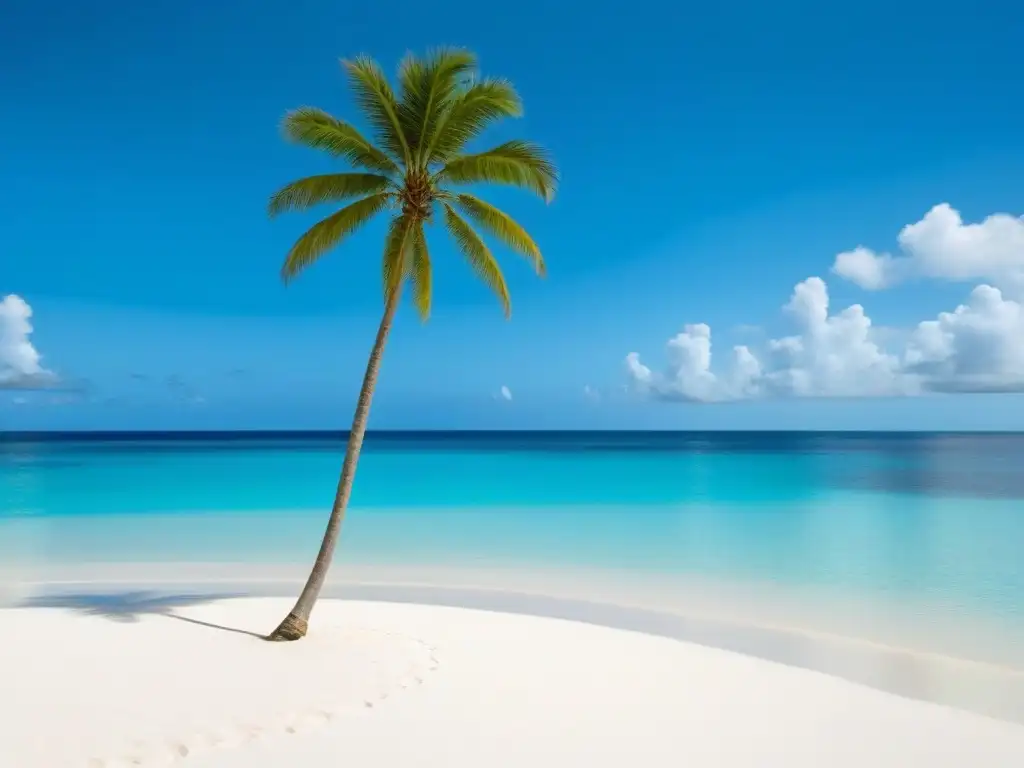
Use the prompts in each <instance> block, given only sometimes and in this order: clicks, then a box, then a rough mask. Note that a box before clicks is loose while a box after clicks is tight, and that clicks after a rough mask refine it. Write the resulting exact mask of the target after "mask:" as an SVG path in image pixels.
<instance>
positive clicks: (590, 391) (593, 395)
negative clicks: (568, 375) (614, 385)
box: [583, 384, 601, 403]
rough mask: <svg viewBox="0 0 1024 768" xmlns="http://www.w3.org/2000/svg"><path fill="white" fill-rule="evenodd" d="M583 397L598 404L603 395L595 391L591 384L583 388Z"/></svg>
mask: <svg viewBox="0 0 1024 768" xmlns="http://www.w3.org/2000/svg"><path fill="white" fill-rule="evenodd" d="M583 397H584V398H586V399H587V400H589V401H590V402H592V403H596V402H597V401H598V400H600V399H601V393H600V392H598V391H597V390H596V389H594V388H593V387H592V386H590V385H589V384H585V385H584V386H583Z"/></svg>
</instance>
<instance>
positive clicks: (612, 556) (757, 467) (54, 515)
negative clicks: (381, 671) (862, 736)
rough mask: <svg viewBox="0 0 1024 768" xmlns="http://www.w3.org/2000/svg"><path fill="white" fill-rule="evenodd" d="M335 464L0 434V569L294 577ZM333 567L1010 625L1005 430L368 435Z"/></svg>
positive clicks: (1019, 511) (254, 437) (1013, 492)
mask: <svg viewBox="0 0 1024 768" xmlns="http://www.w3.org/2000/svg"><path fill="white" fill-rule="evenodd" d="M343 451H344V435H338V434H314V433H298V434H286V433H272V434H261V433H224V434H211V433H207V434H188V433H175V434H142V433H136V434H110V433H107V434H82V433H78V434H61V435H57V434H48V435H29V434H14V433H5V434H3V433H0V562H3V561H6V562H7V563H14V562H19V561H21V560H25V561H26V562H27V561H31V562H37V563H38V562H46V563H50V564H52V563H78V564H89V563H117V562H132V563H140V562H148V563H159V562H202V563H245V564H248V565H250V566H252V565H259V564H268V565H269V564H281V563H308V562H309V561H310V560H311V558H312V557H313V555H314V553H315V551H316V547H317V545H318V543H319V538H320V535H321V532H322V529H323V524H324V522H325V520H326V516H327V511H328V510H329V507H330V502H331V499H332V497H333V493H334V488H335V483H336V482H337V475H338V470H339V468H340V464H341V458H342V453H343ZM340 558H341V560H342V562H347V563H364V564H374V565H389V564H391V565H394V564H401V565H403V566H409V565H415V564H428V565H442V566H445V567H451V568H458V567H472V568H486V567H490V566H494V565H501V566H502V567H508V568H520V569H537V570H540V569H545V568H563V569H564V568H577V569H581V570H587V571H599V570H603V571H608V572H620V573H621V572H630V573H633V574H642V575H645V576H647V577H649V578H651V579H654V580H657V579H664V580H671V579H673V578H689V577H699V578H710V579H716V580H722V581H730V580H734V581H737V582H741V581H742V582H747V583H750V582H756V583H763V584H772V585H776V586H783V587H784V586H786V585H792V586H799V587H813V588H815V589H817V590H819V591H820V590H824V593H825V594H834V595H836V596H840V595H852V596H856V597H858V598H859V599H867V600H871V599H873V598H883V597H884V598H886V599H889V598H894V599H897V600H900V601H903V602H904V604H921V605H924V604H928V605H944V606H955V607H956V608H957V610H960V611H963V612H965V615H970V616H984V617H987V618H994V619H997V620H999V621H1008V622H1013V623H1018V622H1019V623H1020V624H1021V625H1024V435H1018V434H897V433H872V434H869V433H855V434H826V433H669V432H653V433H652V432H645V433H633V432H613V433H594V432H586V433H560V432H500V433H488V432H478V433H473V432H467V433H412V432H409V433H398V432H390V433H371V434H370V435H369V436H368V438H367V440H366V443H365V446H364V449H363V454H362V459H361V461H360V465H359V472H358V475H357V478H356V483H355V492H354V494H353V497H352V502H351V507H350V512H349V515H348V518H347V520H346V524H345V529H344V537H343V545H342V549H341V550H340Z"/></svg>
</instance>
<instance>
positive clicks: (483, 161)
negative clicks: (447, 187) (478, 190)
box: [437, 141, 558, 202]
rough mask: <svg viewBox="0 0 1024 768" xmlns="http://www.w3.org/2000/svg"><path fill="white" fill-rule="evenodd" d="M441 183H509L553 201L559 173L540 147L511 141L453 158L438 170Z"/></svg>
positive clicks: (438, 178)
mask: <svg viewBox="0 0 1024 768" xmlns="http://www.w3.org/2000/svg"><path fill="white" fill-rule="evenodd" d="M437 180H438V181H446V182H454V183H456V184H477V183H481V182H483V183H491V184H508V185H511V186H514V187H520V188H523V189H528V190H530V191H532V192H535V193H537V194H538V195H540V196H541V197H542V198H544V200H545V201H547V202H550V201H551V199H552V198H553V197H554V196H555V189H556V188H557V186H558V171H557V170H556V169H555V166H554V164H553V163H552V162H551V161H550V160H549V159H548V157H547V154H546V153H545V152H544V150H543V149H541V148H540V147H538V146H537V145H536V144H531V143H529V142H526V141H507V142H505V143H504V144H501V145H499V146H497V147H495V148H494V149H491V150H488V151H487V152H480V153H478V154H475V155H460V156H458V157H454V158H452V159H451V160H449V161H448V163H447V164H445V166H444V167H443V168H442V169H441V170H440V171H438V173H437Z"/></svg>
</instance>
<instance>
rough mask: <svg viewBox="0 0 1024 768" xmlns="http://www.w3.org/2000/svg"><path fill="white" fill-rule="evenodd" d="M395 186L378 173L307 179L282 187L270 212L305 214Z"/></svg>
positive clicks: (273, 200) (338, 174)
mask: <svg viewBox="0 0 1024 768" xmlns="http://www.w3.org/2000/svg"><path fill="white" fill-rule="evenodd" d="M390 184H391V181H390V180H389V179H388V177H387V176H380V175H378V174H375V173H328V174H325V175H323V176H307V177H306V178H304V179H299V180H298V181H293V182H292V183H291V184H288V185H287V186H285V187H282V188H281V189H279V190H278V191H277V192H275V193H274V195H273V196H272V197H271V198H270V204H269V206H268V208H267V212H268V213H269V215H270V216H277V215H278V214H280V213H284V212H285V211H293V210H304V209H306V208H312V207H313V206H314V205H319V204H321V203H328V202H337V201H338V200H347V199H348V198H350V197H361V196H363V195H371V194H376V193H377V192H383V191H384V190H386V189H387V188H388V186H389V185H390Z"/></svg>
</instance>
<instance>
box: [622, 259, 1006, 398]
mask: <svg viewBox="0 0 1024 768" xmlns="http://www.w3.org/2000/svg"><path fill="white" fill-rule="evenodd" d="M783 309H784V311H785V313H786V314H787V315H788V316H789V318H790V320H791V322H792V323H793V324H794V326H795V331H796V332H795V333H794V334H793V335H791V336H785V337H782V338H777V339H772V340H770V341H769V342H768V343H767V344H766V345H765V346H764V348H763V349H762V350H759V352H758V353H755V352H754V351H753V350H751V349H750V348H749V347H747V346H743V345H741V346H736V347H734V348H733V350H732V360H731V361H730V363H729V364H728V365H727V366H725V370H724V372H716V371H715V370H713V366H712V355H711V329H710V328H709V327H708V326H707V325H703V324H698V325H688V326H686V327H685V328H684V330H683V332H682V333H680V334H679V335H678V336H676V337H674V338H672V339H670V340H669V342H668V344H667V355H666V356H667V364H666V365H665V367H664V369H663V370H661V371H653V370H652V369H651V368H649V367H648V366H646V365H644V364H643V363H642V362H641V360H640V357H639V355H637V354H636V353H631V354H629V355H627V357H626V372H627V376H628V378H629V382H630V385H631V387H632V388H633V389H634V390H635V391H637V392H640V393H642V394H645V395H648V396H650V397H653V398H656V399H663V400H684V401H693V402H721V401H730V400H742V399H748V398H755V397H886V396H899V395H916V394H920V393H922V392H926V391H936V392H1016V391H1024V306H1022V305H1021V304H1020V303H1018V302H1016V301H1013V300H1011V299H1008V298H1005V297H1004V296H1003V294H1002V292H1000V291H999V289H998V288H994V287H992V286H988V285H980V286H978V287H977V288H975V289H974V290H973V291H972V292H971V294H970V297H969V298H968V300H967V302H966V303H965V304H963V305H961V306H959V307H957V308H956V310H954V311H953V312H943V313H941V314H940V315H939V316H938V318H937V319H935V320H927V321H925V322H922V323H920V324H919V325H918V326H917V327H916V328H915V329H913V331H912V332H911V333H910V335H909V338H907V340H906V341H905V343H904V344H903V348H902V349H901V350H896V351H888V350H886V349H885V348H884V347H883V344H882V341H881V339H880V338H879V336H880V335H881V334H878V333H877V332H876V331H875V329H874V327H873V326H872V323H871V319H870V318H869V317H868V316H867V315H866V314H865V312H864V309H863V307H861V306H860V305H859V304H854V305H852V306H850V307H847V308H846V309H843V310H842V311H840V312H837V313H834V314H830V308H829V296H828V288H827V286H826V284H825V281H823V280H822V279H821V278H818V277H811V278H808V279H807V280H804V281H803V282H802V283H799V284H798V285H797V286H796V288H794V290H793V294H792V296H791V297H790V300H789V302H788V303H787V304H786V305H785V307H784V308H783Z"/></svg>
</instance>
